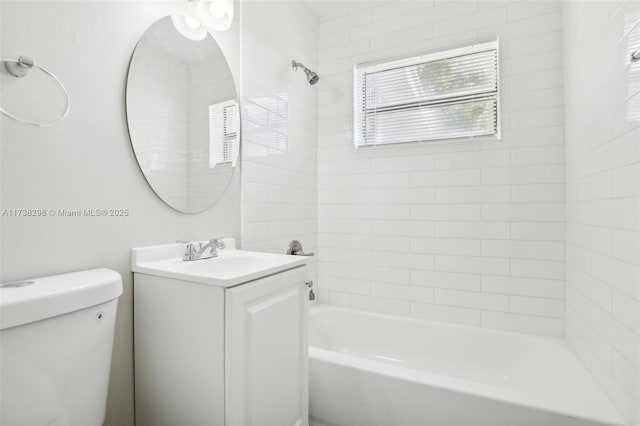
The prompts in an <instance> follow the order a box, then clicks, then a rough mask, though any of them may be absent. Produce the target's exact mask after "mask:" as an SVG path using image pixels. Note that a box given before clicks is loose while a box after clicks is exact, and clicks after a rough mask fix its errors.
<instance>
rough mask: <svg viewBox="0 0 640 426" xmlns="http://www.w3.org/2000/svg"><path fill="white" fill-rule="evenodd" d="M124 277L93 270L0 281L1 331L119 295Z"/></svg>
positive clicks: (107, 270)
mask: <svg viewBox="0 0 640 426" xmlns="http://www.w3.org/2000/svg"><path fill="white" fill-rule="evenodd" d="M121 294H122V277H121V276H120V274H119V273H117V272H116V271H112V270H111V269H92V270H89V271H80V272H72V273H68V274H61V275H53V276H49V277H42V278H32V279H26V280H19V281H11V282H6V283H2V284H0V330H3V329H6V328H10V327H15V326H18V325H22V324H27V323H30V322H35V321H40V320H43V319H46V318H51V317H55V316H58V315H63V314H66V313H69V312H74V311H78V310H81V309H85V308H88V307H91V306H95V305H99V304H101V303H104V302H108V301H110V300H113V299H116V298H118V297H119V296H120V295H121Z"/></svg>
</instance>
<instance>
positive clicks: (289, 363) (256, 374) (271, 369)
mask: <svg viewBox="0 0 640 426" xmlns="http://www.w3.org/2000/svg"><path fill="white" fill-rule="evenodd" d="M306 280H307V268H306V267H304V266H303V267H299V268H296V269H293V270H290V271H286V272H282V273H279V274H276V275H272V276H270V277H266V278H263V279H260V280H256V281H253V282H250V283H248V284H243V285H240V286H237V287H233V288H231V289H229V290H227V291H226V315H225V316H226V329H225V333H226V334H225V340H226V345H225V347H226V351H225V364H226V369H225V372H226V376H225V394H226V401H225V419H226V422H225V423H226V425H227V426H294V425H295V426H306V425H308V412H309V387H308V345H307V340H308V339H307V334H308V331H307V312H308V311H307V309H308V306H307V305H308V289H307V287H306V284H305V283H306Z"/></svg>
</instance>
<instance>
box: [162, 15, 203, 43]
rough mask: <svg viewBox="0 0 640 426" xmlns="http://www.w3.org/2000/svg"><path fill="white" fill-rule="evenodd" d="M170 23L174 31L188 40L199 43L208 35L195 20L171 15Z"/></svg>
mask: <svg viewBox="0 0 640 426" xmlns="http://www.w3.org/2000/svg"><path fill="white" fill-rule="evenodd" d="M171 21H172V22H173V26H174V27H175V29H176V30H178V32H179V33H180V34H182V35H183V36H184V37H185V38H188V39H189V40H193V41H200V40H203V39H204V38H205V37H206V36H207V34H208V32H207V30H206V28H204V27H203V26H201V25H200V23H199V22H198V21H197V20H195V19H193V18H190V17H188V16H185V15H172V16H171Z"/></svg>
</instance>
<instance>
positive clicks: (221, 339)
mask: <svg viewBox="0 0 640 426" xmlns="http://www.w3.org/2000/svg"><path fill="white" fill-rule="evenodd" d="M138 250H142V249H138ZM243 255H246V256H245V257H243ZM252 255H253V253H251V252H242V251H240V250H231V251H226V252H223V253H221V256H220V258H217V259H209V260H202V261H193V262H184V263H180V262H181V261H179V260H176V259H172V260H170V261H169V260H167V261H161V262H157V261H155V260H151V261H145V260H148V259H145V256H144V254H143V255H140V253H139V255H138V256H137V257H138V259H136V255H135V254H134V259H133V262H132V263H133V265H132V269H133V270H134V329H135V348H134V350H135V396H136V425H137V426H191V425H193V426H214V425H215V426H218V425H220V426H222V425H226V426H294V425H295V426H306V425H308V383H307V380H308V379H307V377H308V374H307V369H308V346H307V309H308V306H307V305H308V288H307V286H306V283H307V274H308V272H307V267H306V265H305V261H304V259H300V258H298V257H297V256H285V255H267V254H264V253H255V255H256V256H258V257H259V258H260V259H259V261H255V259H254V260H251V259H249V258H248V257H250V256H252ZM247 256H248V257H247ZM221 259H222V260H223V261H222V262H217V263H216V260H221ZM238 259H240V260H238ZM198 262H201V263H198ZM205 262H209V263H208V264H207V263H205ZM178 263H180V267H183V268H184V269H183V270H177V269H176V268H175V266H176V264H178ZM160 264H164V266H163V265H160ZM243 264H246V265H247V266H246V267H244V268H243V267H242V265H243ZM276 264H277V265H278V266H277V267H273V265H276ZM225 265H227V266H229V265H231V266H234V267H236V266H240V269H241V270H242V272H240V275H241V277H240V278H237V277H236V275H237V274H235V275H234V274H228V270H226V269H225V267H226V266H225ZM154 268H155V269H154ZM172 268H173V269H172ZM258 269H259V270H261V271H263V273H262V274H261V273H258V272H255V271H256V270H258ZM216 273H217V274H218V275H216ZM190 274H193V275H190ZM242 274H244V275H242ZM232 275H233V276H234V278H233V279H228V278H229V277H230V276H232ZM256 275H257V276H256ZM216 276H217V277H218V278H220V277H225V279H226V281H225V282H224V283H222V285H221V281H216ZM243 276H244V277H249V279H246V281H242V280H243V279H245V278H242V277H243ZM223 281H224V280H223ZM238 281H241V282H238ZM212 282H216V283H217V284H211V283H212ZM226 284H228V285H226Z"/></svg>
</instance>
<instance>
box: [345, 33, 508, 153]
mask: <svg viewBox="0 0 640 426" xmlns="http://www.w3.org/2000/svg"><path fill="white" fill-rule="evenodd" d="M354 77H355V81H354V92H355V93H354V100H355V102H354V107H355V111H354V142H355V145H356V148H358V147H363V146H374V145H383V144H396V143H404V142H421V141H433V140H441V139H453V138H469V137H474V136H486V135H496V136H498V133H499V125H498V121H499V120H498V43H497V41H496V42H491V43H485V44H481V45H475V46H470V47H467V48H462V49H455V50H450V51H447V52H441V53H437V54H431V55H423V56H419V57H414V58H410V59H404V60H400V61H393V62H387V63H382V64H377V65H357V66H356V68H355V73H354Z"/></svg>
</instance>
